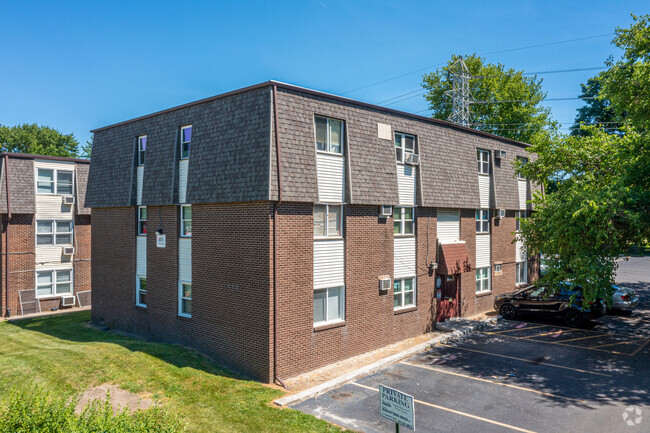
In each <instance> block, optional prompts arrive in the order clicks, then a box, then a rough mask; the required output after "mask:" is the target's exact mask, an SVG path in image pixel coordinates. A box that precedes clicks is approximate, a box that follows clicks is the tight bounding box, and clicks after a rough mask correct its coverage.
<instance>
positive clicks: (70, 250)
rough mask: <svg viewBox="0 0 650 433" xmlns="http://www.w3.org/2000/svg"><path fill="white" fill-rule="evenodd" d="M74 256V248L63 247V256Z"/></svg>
mask: <svg viewBox="0 0 650 433" xmlns="http://www.w3.org/2000/svg"><path fill="white" fill-rule="evenodd" d="M73 254H74V247H63V255H64V256H71V255H73Z"/></svg>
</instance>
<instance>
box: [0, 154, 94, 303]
mask: <svg viewBox="0 0 650 433" xmlns="http://www.w3.org/2000/svg"><path fill="white" fill-rule="evenodd" d="M0 157H2V160H1V161H0V163H1V164H2V165H1V169H0V170H1V171H0V177H1V178H2V181H1V183H0V213H2V238H1V241H0V242H2V261H1V262H2V263H1V264H0V266H1V267H2V285H1V288H2V290H1V291H0V306H1V308H0V315H2V316H15V315H22V314H29V313H37V312H45V311H50V310H52V309H58V308H65V307H70V306H73V305H77V306H78V305H79V300H80V299H81V302H82V303H83V304H87V303H89V302H90V292H89V290H90V231H91V228H90V209H89V208H86V207H84V206H83V202H84V200H85V195H86V181H87V178H88V169H89V166H90V161H88V160H85V159H73V158H63V157H56V156H42V155H27V154H20V153H2V154H0ZM80 292H83V296H82V297H81V298H80V297H79V296H78V294H79V293H80ZM21 300H22V302H21Z"/></svg>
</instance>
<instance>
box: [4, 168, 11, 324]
mask: <svg viewBox="0 0 650 433" xmlns="http://www.w3.org/2000/svg"><path fill="white" fill-rule="evenodd" d="M5 181H6V186H7V230H6V234H7V236H6V240H5V248H6V251H5V252H6V254H5V303H6V304H8V303H9V224H10V223H11V199H10V188H9V155H5ZM7 306H8V305H5V315H6V316H9V308H7Z"/></svg>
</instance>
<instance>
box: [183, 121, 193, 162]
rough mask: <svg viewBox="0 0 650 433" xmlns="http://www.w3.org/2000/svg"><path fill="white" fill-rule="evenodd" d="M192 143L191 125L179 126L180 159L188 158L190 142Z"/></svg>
mask: <svg viewBox="0 0 650 433" xmlns="http://www.w3.org/2000/svg"><path fill="white" fill-rule="evenodd" d="M191 141H192V125H188V126H181V159H187V158H189V157H190V142H191Z"/></svg>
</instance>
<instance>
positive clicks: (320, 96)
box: [86, 81, 528, 209]
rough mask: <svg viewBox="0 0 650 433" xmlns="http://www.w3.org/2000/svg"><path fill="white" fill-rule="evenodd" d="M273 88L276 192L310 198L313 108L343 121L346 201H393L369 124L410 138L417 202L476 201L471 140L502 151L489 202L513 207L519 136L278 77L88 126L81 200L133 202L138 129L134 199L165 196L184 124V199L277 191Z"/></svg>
mask: <svg viewBox="0 0 650 433" xmlns="http://www.w3.org/2000/svg"><path fill="white" fill-rule="evenodd" d="M273 85H276V86H277V89H278V91H277V105H278V128H279V135H280V145H281V152H282V158H281V167H282V199H283V200H284V201H296V202H315V201H317V200H318V190H317V179H316V155H315V150H314V145H313V141H314V132H313V116H314V114H320V115H324V116H331V117H335V118H340V119H343V120H345V121H346V125H347V142H346V145H347V149H346V151H347V153H348V155H349V158H348V167H349V170H348V172H349V174H348V176H347V185H346V187H347V189H348V191H349V193H348V197H347V200H348V202H350V203H356V204H386V203H388V204H390V203H396V202H397V180H396V167H395V162H394V161H395V156H394V145H393V143H392V140H382V139H379V138H378V135H377V123H385V124H389V125H391V127H392V130H393V131H400V132H406V133H410V134H413V135H416V136H417V139H418V143H419V151H420V155H421V164H420V169H419V170H420V173H421V182H420V186H419V191H418V203H420V204H422V205H424V206H438V207H465V208H474V207H477V206H478V201H479V199H478V183H477V180H476V176H475V174H476V162H475V160H476V153H475V152H476V148H483V149H488V150H506V152H507V156H506V158H505V159H504V160H503V161H501V163H500V165H499V166H496V167H495V171H494V183H495V185H496V189H497V193H496V197H495V199H496V202H495V203H493V204H494V205H495V207H500V208H510V209H516V208H518V196H517V183H516V182H517V181H516V178H515V176H514V169H513V168H512V165H511V162H512V161H513V160H514V158H515V157H516V156H524V155H526V153H527V152H526V151H525V148H526V147H528V145H527V144H525V143H520V142H517V141H515V140H511V139H506V138H502V137H498V136H494V135H491V134H488V133H485V132H482V131H476V130H474V129H470V128H465V127H461V126H458V125H454V124H451V123H449V122H445V121H441V120H437V119H431V118H427V117H423V116H418V115H413V114H409V113H404V112H400V111H397V110H392V109H388V108H384V107H379V106H375V105H371V104H366V103H363V102H359V101H354V100H351V99H347V98H342V97H339V96H335V95H329V94H326V93H322V92H317V91H313V90H309V89H304V88H300V87H297V86H292V85H288V84H284V83H278V82H273V81H271V82H266V83H261V84H258V85H255V86H251V87H248V88H244V89H241V90H237V91H234V92H229V93H226V94H223V95H219V96H215V97H212V98H207V99H203V100H200V101H196V102H193V103H189V104H185V105H182V106H179V107H175V108H171V109H168V110H164V111H161V112H158V113H153V114H150V115H147V116H142V117H139V118H136V119H133V120H129V121H126V122H121V123H118V124H115V125H111V126H107V127H104V128H99V129H96V130H94V131H93V132H94V133H95V145H94V150H93V164H92V166H91V170H90V175H89V184H88V195H87V197H88V199H87V203H86V206H91V207H113V206H132V205H134V204H135V141H136V137H137V136H138V135H142V134H146V135H147V164H145V169H144V170H145V175H144V179H145V181H144V185H143V194H142V204H149V205H155V204H174V203H177V201H178V198H177V197H176V196H175V195H174V194H175V193H174V191H175V190H176V189H177V188H176V185H177V182H178V181H177V172H178V171H177V170H178V162H177V161H178V149H177V144H176V143H177V142H178V139H177V136H176V134H177V131H178V127H179V126H181V125H184V124H189V123H191V124H192V125H193V131H192V134H193V136H192V158H190V163H189V164H190V167H189V178H188V192H187V200H188V202H189V203H214V202H236V201H257V200H269V199H271V200H276V199H277V171H276V170H277V167H276V155H275V143H274V131H273V127H274V125H273V121H272V116H273V105H272V93H271V86H273Z"/></svg>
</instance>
